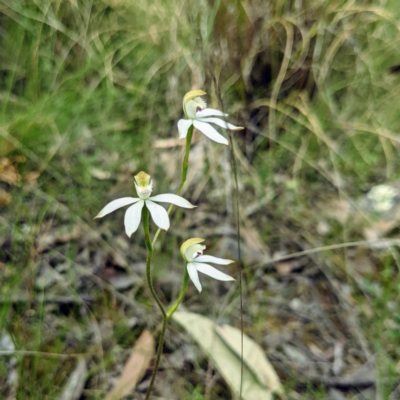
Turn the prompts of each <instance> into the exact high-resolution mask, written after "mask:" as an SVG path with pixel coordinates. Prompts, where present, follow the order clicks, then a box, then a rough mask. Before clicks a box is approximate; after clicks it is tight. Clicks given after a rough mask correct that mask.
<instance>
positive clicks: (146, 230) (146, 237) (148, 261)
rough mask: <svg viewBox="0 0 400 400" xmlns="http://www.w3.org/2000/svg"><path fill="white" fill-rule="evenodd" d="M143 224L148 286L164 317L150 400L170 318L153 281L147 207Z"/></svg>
mask: <svg viewBox="0 0 400 400" xmlns="http://www.w3.org/2000/svg"><path fill="white" fill-rule="evenodd" d="M142 222H143V230H144V241H145V243H146V247H147V258H146V278H147V284H148V285H149V289H150V292H151V295H152V296H153V298H154V300H155V301H156V303H157V305H158V307H159V309H160V311H161V314H162V317H163V322H162V330H161V335H160V340H159V343H158V349H157V357H156V364H155V366H154V369H153V374H152V376H151V380H150V385H149V388H148V389H147V393H146V400H148V399H149V396H150V393H151V391H152V389H153V385H154V380H155V378H156V375H157V371H158V366H159V364H160V359H161V353H162V348H163V345H164V337H165V330H166V328H167V322H168V318H167V314H166V312H165V309H164V306H163V305H162V303H161V300H160V299H159V298H158V296H157V293H156V291H155V290H154V286H153V280H152V279H151V259H152V257H153V245H152V243H151V239H150V230H149V210H148V209H147V207H146V205H145V206H144V207H143V209H142Z"/></svg>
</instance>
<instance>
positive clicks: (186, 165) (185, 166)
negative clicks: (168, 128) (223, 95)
mask: <svg viewBox="0 0 400 400" xmlns="http://www.w3.org/2000/svg"><path fill="white" fill-rule="evenodd" d="M192 136H193V125H192V126H190V127H189V129H188V133H187V135H186V147H185V156H184V157H183V162H182V176H181V183H180V184H179V187H178V190H177V191H176V194H177V195H180V194H181V191H182V188H183V185H184V184H185V182H186V177H187V172H188V169H189V152H190V144H191V143H192ZM173 208H174V205H173V204H171V205H170V206H169V207H168V215H169V214H171V211H172V209H173ZM160 232H161V229H157V232H156V234H155V235H154V239H153V242H152V245H153V246H154V244H155V243H156V241H157V239H158V236H159V235H160Z"/></svg>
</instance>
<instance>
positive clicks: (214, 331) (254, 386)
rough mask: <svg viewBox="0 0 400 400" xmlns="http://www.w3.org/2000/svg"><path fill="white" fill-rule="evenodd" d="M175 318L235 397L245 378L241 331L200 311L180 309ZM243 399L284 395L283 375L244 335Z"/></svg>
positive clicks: (252, 399) (262, 399) (264, 399)
mask: <svg viewBox="0 0 400 400" xmlns="http://www.w3.org/2000/svg"><path fill="white" fill-rule="evenodd" d="M173 319H174V320H175V321H176V322H177V323H178V324H179V325H181V326H182V327H183V328H184V329H185V330H186V331H187V332H188V333H189V334H190V336H191V337H192V338H193V339H194V340H195V341H196V342H197V344H198V345H199V346H200V347H201V348H202V349H203V350H204V352H205V353H206V354H207V356H208V357H210V358H211V359H212V361H213V363H214V365H215V367H216V369H217V370H218V371H219V373H220V374H221V376H222V377H223V379H224V380H225V382H226V383H227V385H228V386H229V388H230V389H231V391H232V393H233V394H234V396H235V397H239V392H240V381H241V360H240V353H241V332H240V330H238V329H236V328H233V327H231V326H228V325H223V326H218V325H217V324H215V323H214V322H213V321H211V320H210V319H209V318H207V317H204V316H202V315H199V314H195V313H189V312H183V311H177V312H175V313H174V314H173ZM243 361H244V365H243V387H242V398H243V400H272V399H273V394H282V393H283V388H282V386H281V383H280V381H279V378H278V376H277V374H276V372H275V370H274V368H273V367H272V365H271V364H270V363H269V362H268V360H267V358H266V357H265V354H264V351H263V350H262V349H261V347H260V346H259V345H257V343H255V342H254V341H253V340H252V339H250V338H249V337H248V336H246V335H243Z"/></svg>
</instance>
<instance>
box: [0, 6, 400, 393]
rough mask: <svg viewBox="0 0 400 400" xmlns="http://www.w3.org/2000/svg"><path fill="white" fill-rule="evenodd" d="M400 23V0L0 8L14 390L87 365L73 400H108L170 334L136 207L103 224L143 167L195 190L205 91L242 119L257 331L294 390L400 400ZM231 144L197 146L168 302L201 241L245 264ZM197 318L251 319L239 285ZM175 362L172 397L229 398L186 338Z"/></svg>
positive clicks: (32, 388) (224, 290) (166, 246)
mask: <svg viewBox="0 0 400 400" xmlns="http://www.w3.org/2000/svg"><path fill="white" fill-rule="evenodd" d="M399 17H400V8H399V7H398V1H397V0H380V1H379V0H329V1H327V0H292V1H290V0H271V1H269V2H266V1H262V0H243V1H239V0H238V1H231V0H199V1H196V2H193V1H192V2H188V1H181V0H170V1H165V0H154V1H152V2H148V1H144V0H135V1H133V0H0V212H1V214H0V221H1V223H0V244H1V249H0V274H1V286H0V324H1V330H0V332H2V337H1V340H0V347H2V348H3V353H0V357H1V358H0V386H1V387H2V390H3V398H9V399H12V398H18V399H53V398H54V399H56V398H59V397H58V396H60V393H61V392H62V390H63V388H64V385H65V383H66V381H67V379H68V377H69V376H70V374H71V373H72V371H74V370H75V368H76V357H75V355H77V354H84V355H85V357H84V358H85V362H86V365H87V374H86V375H85V376H86V380H85V384H84V388H83V390H82V393H81V394H80V396H81V397H76V398H81V399H100V398H102V397H103V396H104V394H105V393H106V392H107V391H108V390H109V389H110V388H111V387H112V384H113V382H114V381H115V379H116V377H117V376H118V375H119V373H120V371H121V368H122V366H123V364H124V362H125V360H126V359H127V358H128V356H129V353H130V349H131V348H132V346H133V344H134V343H135V340H136V339H137V337H138V336H139V335H140V333H141V332H142V331H143V329H145V328H148V329H150V331H154V330H155V329H156V328H157V325H158V323H159V321H160V317H159V313H158V309H157V307H156V306H155V305H154V304H153V303H152V301H151V297H150V296H149V293H148V292H147V290H146V286H145V284H144V279H143V277H144V271H143V265H144V260H145V248H144V246H143V236H142V232H141V231H140V230H139V231H138V232H137V233H135V235H134V236H133V238H132V239H131V240H129V239H128V238H127V237H126V236H125V234H124V232H123V230H122V220H123V211H121V212H119V213H116V214H115V215H112V216H111V217H109V218H106V219H104V220H100V221H99V220H96V221H93V217H94V216H95V215H96V214H97V213H98V211H99V210H100V209H101V208H102V207H103V206H104V205H105V204H106V203H107V202H108V201H110V200H112V199H114V198H117V197H123V196H131V195H134V184H133V175H134V174H135V173H137V172H138V171H140V170H145V171H146V172H148V173H150V174H151V175H152V176H153V179H154V182H155V192H157V193H166V192H171V191H174V190H176V188H177V185H178V183H179V179H180V175H179V173H180V160H181V156H182V154H183V148H182V142H181V141H179V140H177V136H178V134H177V128H176V124H177V121H178V120H179V119H180V118H181V117H182V114H183V113H182V103H181V102H182V97H183V96H184V94H185V93H186V92H187V91H189V90H191V89H194V88H199V89H204V90H205V91H206V92H207V93H208V96H207V102H208V104H209V105H210V106H211V107H214V108H221V107H223V108H224V109H225V110H226V111H227V112H229V114H231V116H230V121H231V122H232V123H234V124H238V125H242V126H244V127H245V130H244V131H241V132H236V133H235V134H234V141H235V150H234V151H235V156H236V160H237V163H238V180H239V201H240V205H241V207H240V225H241V227H242V237H241V243H242V252H243V259H242V267H243V270H244V277H245V282H244V285H243V293H244V308H245V312H244V316H243V317H244V325H245V326H244V330H245V332H246V333H247V334H248V335H249V336H251V337H252V338H253V339H255V340H256V341H257V342H258V343H259V344H260V345H261V346H262V347H263V348H264V350H265V352H266V354H267V355H268V358H269V359H270V361H271V362H272V364H273V366H274V367H275V369H276V370H277V372H278V374H279V376H280V378H281V380H282V382H283V384H284V386H285V388H286V390H287V395H288V396H289V398H294V399H302V398H304V399H317V398H325V399H328V398H329V399H341V398H359V399H361V398H362V399H375V398H376V399H387V398H391V399H399V398H400V391H399V388H398V385H399V383H400V382H399V381H398V380H397V379H398V376H399V373H400V363H399V356H400V352H399V344H400V334H399V332H400V330H399V328H400V313H399V305H400V304H399V294H400V278H399V252H398V248H397V247H396V246H397V245H398V237H399V221H400V180H399V178H400V168H399V163H398V157H399V152H400V136H399V134H398V133H399V129H400V118H399V104H400V56H399V51H398V49H399V39H400V35H399V29H400V19H399ZM220 99H222V103H223V104H221V101H220ZM222 147H223V146H221V145H217V144H215V143H211V142H209V141H207V140H206V139H205V137H204V136H203V135H201V134H200V135H197V134H195V136H194V144H193V146H192V151H191V161H190V162H191V164H190V173H189V180H188V183H187V185H186V187H185V191H184V196H185V197H186V198H187V199H189V200H190V201H191V202H193V203H195V204H197V205H198V206H199V207H198V208H197V209H196V211H195V212H192V213H189V212H183V211H179V210H177V211H176V212H175V213H174V214H173V217H172V228H171V230H170V231H169V234H168V235H162V237H161V240H159V243H158V247H157V256H156V259H155V260H154V267H153V271H154V279H155V285H156V289H157V291H158V293H159V295H160V297H161V298H162V300H163V301H164V302H165V303H166V304H168V303H169V302H170V301H171V299H173V298H175V297H176V294H177V291H178V290H179V285H180V279H181V275H182V268H183V263H182V260H181V258H180V255H179V246H180V244H181V243H182V242H183V241H184V240H186V239H187V238H189V237H193V236H196V237H205V238H207V246H208V248H209V249H210V253H211V254H215V255H217V256H221V257H227V258H234V259H236V258H237V250H238V249H237V248H236V244H235V243H236V235H237V230H236V222H235V214H234V211H233V208H234V207H233V202H232V193H233V192H234V190H233V187H234V185H233V180H232V178H231V167H230V162H229V151H228V149H226V148H222ZM383 239H385V240H383ZM334 245H337V246H334ZM325 246H332V247H328V248H326V247H325ZM238 271H239V266H238V263H237V264H236V267H233V268H232V270H231V271H228V272H229V273H230V274H236V275H237V273H238ZM184 306H185V307H186V308H187V309H189V310H191V311H194V312H198V313H201V314H203V315H206V316H208V317H209V318H211V319H213V320H215V321H217V322H227V323H229V324H231V325H233V326H237V327H238V326H239V325H240V310H239V307H238V288H237V285H236V286H234V287H232V285H229V284H226V283H219V282H216V281H212V280H207V279H204V291H203V293H201V295H199V294H198V293H197V291H196V290H195V289H194V288H193V286H191V287H190V288H189V290H188V293H187V296H186V300H185V303H184ZM14 349H15V350H17V352H16V353H13V356H10V355H5V354H4V351H7V350H14ZM49 353H51V354H49ZM54 353H56V354H58V355H59V356H56V355H53V356H52V354H54ZM163 359H164V360H163V363H162V368H161V371H160V375H159V377H158V379H157V381H158V383H157V387H156V391H157V392H158V393H159V394H160V396H161V397H162V398H167V399H203V398H205V399H207V398H208V399H219V398H221V399H228V398H231V395H230V394H229V390H228V388H227V387H226V385H225V383H224V381H223V380H222V379H221V378H220V377H219V374H218V371H216V370H215V369H213V366H212V364H210V363H209V362H208V361H207V358H206V357H205V356H204V355H202V354H201V352H200V351H199V350H198V348H197V347H196V346H195V344H193V342H191V340H190V338H188V336H187V335H185V333H184V332H183V331H182V330H181V329H180V328H179V327H178V326H175V325H173V324H172V325H171V327H170V329H169V333H168V337H167V341H166V347H165V351H164V357H163ZM150 372H151V368H149V370H148V371H147V373H146V374H145V376H144V378H143V381H142V383H140V384H139V385H138V387H137V389H136V394H135V395H134V396H133V398H140V396H141V394H142V393H143V392H144V391H145V389H146V382H147V384H148V378H149V374H150ZM360 376H361V377H363V378H364V381H363V382H361V384H360V380H357V379H359V377H360ZM346 379H347V380H346ZM368 379H369V380H368ZM135 396H136V397H135ZM334 396H336V397H334ZM340 396H341V397H340ZM357 396H358V397H357ZM360 396H362V397H360Z"/></svg>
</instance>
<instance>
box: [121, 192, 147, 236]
mask: <svg viewBox="0 0 400 400" xmlns="http://www.w3.org/2000/svg"><path fill="white" fill-rule="evenodd" d="M139 200H140V199H139ZM143 205H144V201H143V200H140V201H138V202H137V203H136V204H134V205H133V206H131V207H129V208H128V209H127V210H126V213H125V218H124V223H125V232H126V234H127V235H128V236H129V237H131V236H132V233H134V232H136V230H137V228H138V227H139V224H140V220H141V219H142V208H143Z"/></svg>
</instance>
